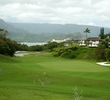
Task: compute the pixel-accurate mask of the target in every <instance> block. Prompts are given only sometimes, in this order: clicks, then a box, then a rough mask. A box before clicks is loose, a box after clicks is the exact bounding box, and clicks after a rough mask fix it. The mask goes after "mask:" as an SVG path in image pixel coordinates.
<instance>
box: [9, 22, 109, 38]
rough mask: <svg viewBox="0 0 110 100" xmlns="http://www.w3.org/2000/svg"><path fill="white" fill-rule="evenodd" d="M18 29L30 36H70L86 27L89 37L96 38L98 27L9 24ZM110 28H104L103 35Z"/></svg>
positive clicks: (81, 31) (98, 31)
mask: <svg viewBox="0 0 110 100" xmlns="http://www.w3.org/2000/svg"><path fill="white" fill-rule="evenodd" d="M10 24H11V25H14V26H16V27H18V28H22V29H24V30H27V31H29V32H30V33H32V34H42V33H54V34H70V33H83V31H84V30H85V29H86V28H87V27H88V28H89V29H90V30H91V33H90V36H98V35H99V33H100V27H97V26H88V25H76V24H64V25H62V24H46V23H43V24H40V23H39V24H38V23H10ZM109 32H110V28H105V33H109Z"/></svg>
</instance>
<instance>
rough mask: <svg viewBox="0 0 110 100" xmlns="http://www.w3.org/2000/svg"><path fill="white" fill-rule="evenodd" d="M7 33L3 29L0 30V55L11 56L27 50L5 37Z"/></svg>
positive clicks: (25, 47)
mask: <svg viewBox="0 0 110 100" xmlns="http://www.w3.org/2000/svg"><path fill="white" fill-rule="evenodd" d="M7 34H8V32H7V31H6V30H4V29H0V54H4V55H10V56H13V55H14V53H15V51H18V50H22V51H23V50H28V47H27V46H26V45H21V44H18V43H17V42H16V41H13V40H11V39H9V38H7V37H6V35H7Z"/></svg>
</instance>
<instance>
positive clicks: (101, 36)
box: [99, 27, 105, 39]
mask: <svg viewBox="0 0 110 100" xmlns="http://www.w3.org/2000/svg"><path fill="white" fill-rule="evenodd" d="M99 37H100V39H104V38H105V34H104V28H103V27H102V28H101V29H100V34H99Z"/></svg>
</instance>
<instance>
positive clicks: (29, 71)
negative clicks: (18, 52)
mask: <svg viewBox="0 0 110 100" xmlns="http://www.w3.org/2000/svg"><path fill="white" fill-rule="evenodd" d="M75 89H76V90H75ZM74 90H75V91H74ZM80 93H81V99H80V100H110V67H103V66H100V65H97V64H96V63H95V62H91V61H85V60H74V59H73V60H69V59H64V58H60V57H53V56H52V55H51V54H50V53H47V52H41V53H38V52H31V53H30V54H29V55H25V56H24V57H13V58H12V57H6V56H3V55H0V100H75V98H76V97H78V96H77V94H80ZM78 100H79V99H78Z"/></svg>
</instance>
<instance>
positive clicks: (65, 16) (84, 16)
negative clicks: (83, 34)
mask: <svg viewBox="0 0 110 100" xmlns="http://www.w3.org/2000/svg"><path fill="white" fill-rule="evenodd" d="M109 7H110V0H0V18H3V19H4V20H6V21H13V22H35V23H61V24H65V23H73V24H89V25H98V26H106V27H110V24H109V23H110V14H109V13H110V9H109Z"/></svg>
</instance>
